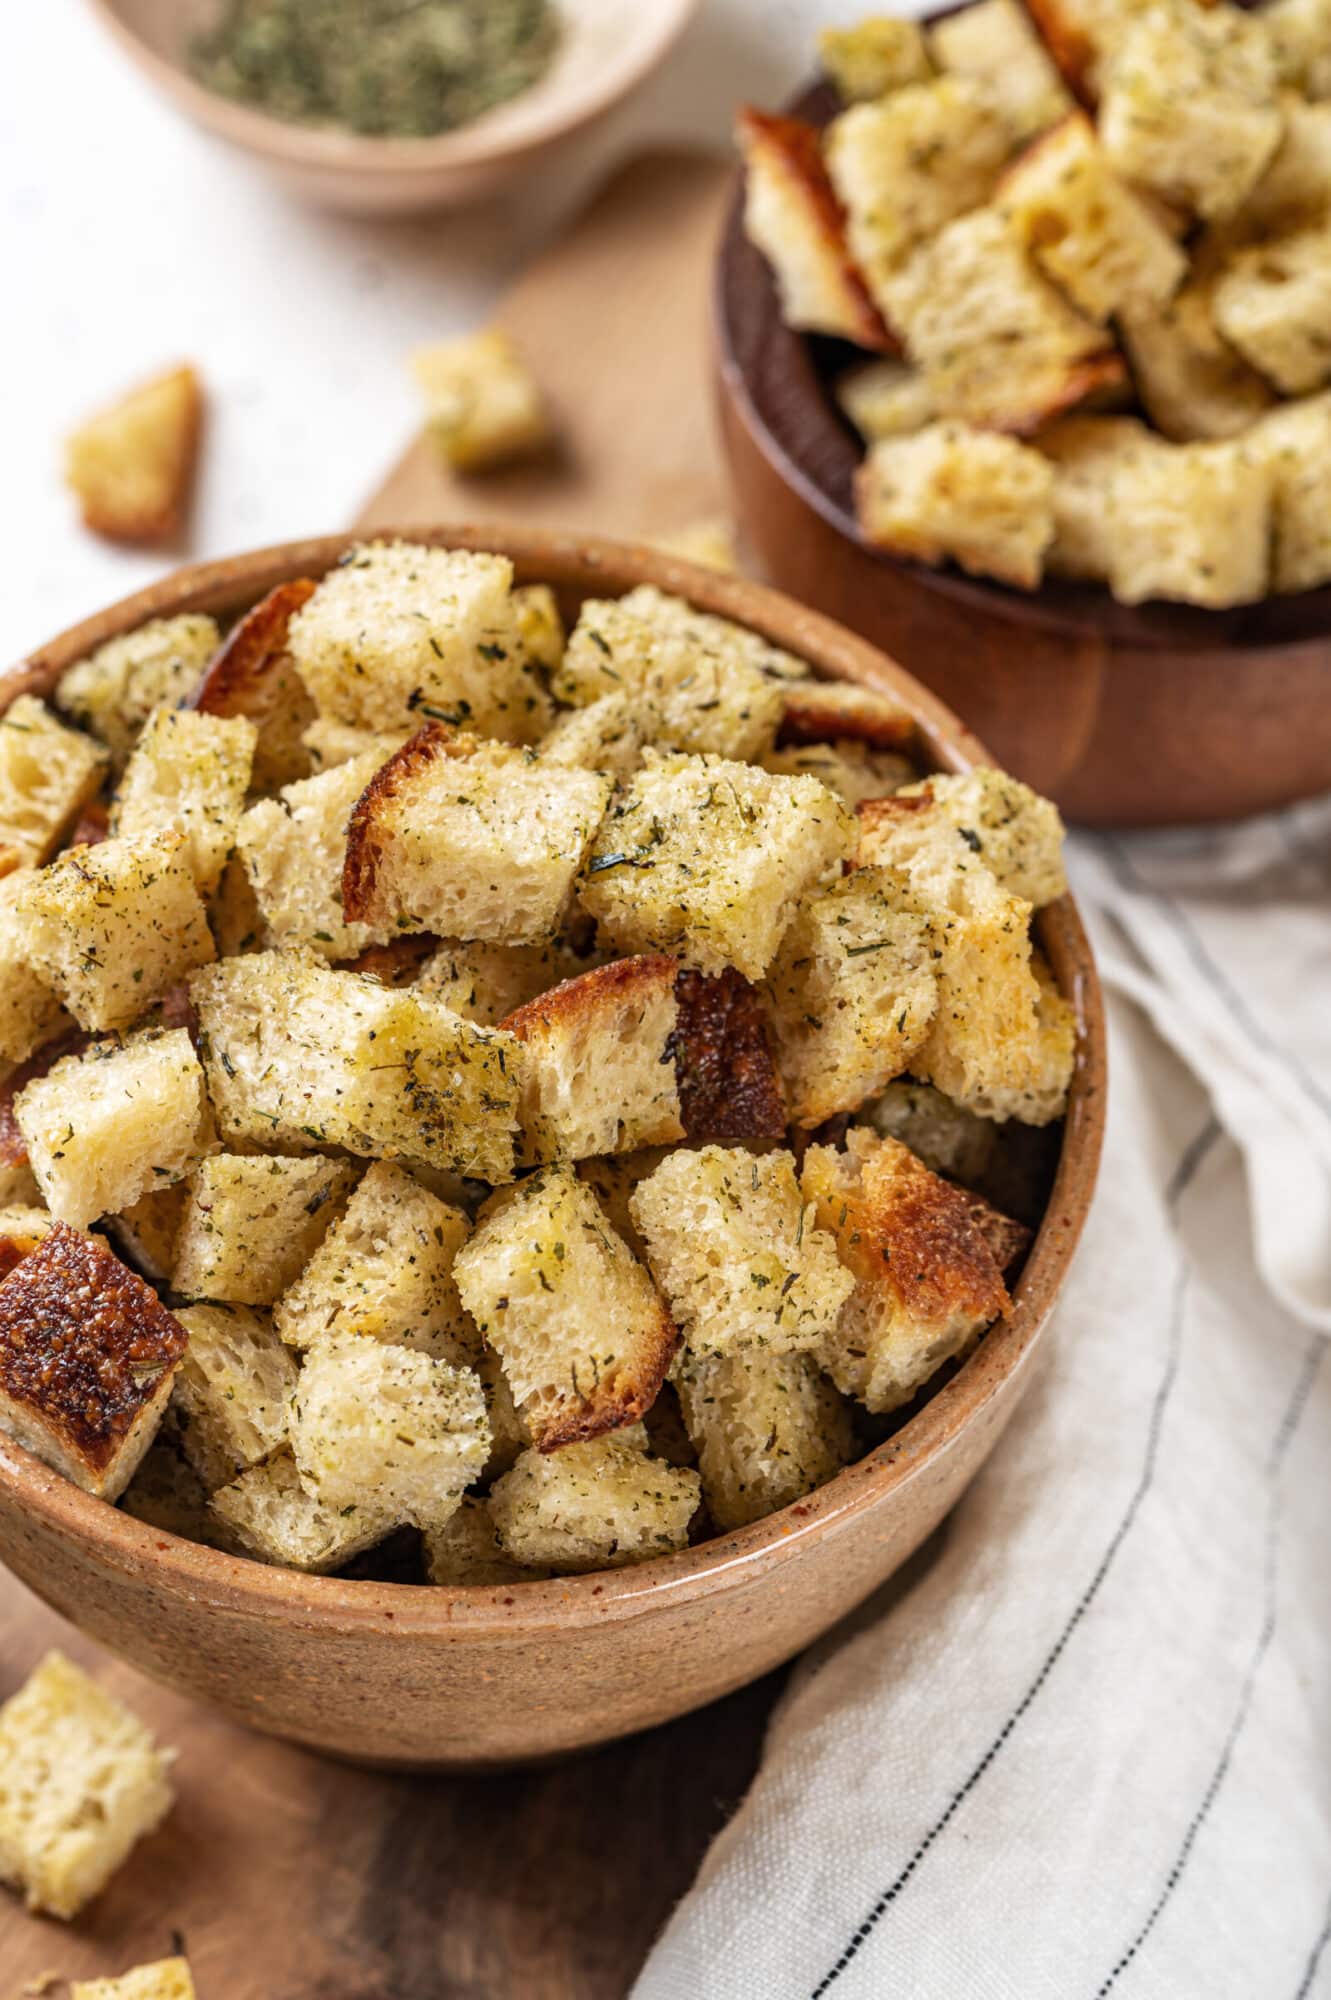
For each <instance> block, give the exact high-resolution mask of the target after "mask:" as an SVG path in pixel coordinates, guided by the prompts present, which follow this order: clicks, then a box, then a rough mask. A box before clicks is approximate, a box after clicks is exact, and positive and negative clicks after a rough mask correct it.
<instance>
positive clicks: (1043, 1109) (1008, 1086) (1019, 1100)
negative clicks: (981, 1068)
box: [969, 952, 1077, 1125]
mask: <svg viewBox="0 0 1331 2000" xmlns="http://www.w3.org/2000/svg"><path fill="white" fill-rule="evenodd" d="M1031 971H1032V973H1033V975H1034V978H1035V983H1036V987H1037V989H1038V995H1037V999H1036V1006H1035V1037H1034V1042H1033V1044H1031V1045H1030V1046H1031V1053H1032V1057H1033V1061H1032V1066H1031V1070H1030V1073H1028V1074H1027V1075H1026V1076H1024V1077H1022V1078H1020V1079H1019V1080H1016V1081H1010V1082H1005V1081H998V1080H996V1081H995V1082H994V1083H993V1084H992V1085H990V1086H989V1087H988V1088H984V1087H981V1088H980V1089H978V1090H976V1091H975V1092H973V1093H972V1094H971V1096H970V1099H969V1108H970V1109H971V1110H972V1111H976V1112H979V1113H980V1115H981V1116H982V1117H985V1118H992V1119H994V1120H996V1121H997V1122H998V1123H1000V1124H1001V1123H1004V1122H1005V1121H1006V1120H1007V1119H1009V1118H1012V1119H1015V1120H1016V1121H1017V1122H1018V1123H1019V1124H1022V1125H1052V1124H1053V1122H1054V1120H1055V1119H1056V1118H1061V1117H1062V1116H1063V1113H1064V1112H1065V1111H1066V1110H1067V1105H1068V1091H1069V1090H1070V1088H1071V1086H1072V1074H1073V1070H1074V1069H1075V1067H1076V1062H1077V1012H1076V1009H1075V1008H1074V1006H1073V1005H1072V1002H1071V1001H1070V1000H1065V999H1064V998H1063V995H1062V994H1061V993H1060V992H1059V990H1058V987H1057V985H1056V984H1055V981H1054V975H1053V973H1052V971H1051V970H1050V968H1049V966H1048V965H1047V964H1046V962H1045V960H1044V959H1043V958H1042V957H1041V956H1040V954H1039V953H1038V952H1036V953H1034V954H1033V955H1032V959H1031Z"/></svg>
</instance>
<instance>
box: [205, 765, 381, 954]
mask: <svg viewBox="0 0 1331 2000" xmlns="http://www.w3.org/2000/svg"><path fill="white" fill-rule="evenodd" d="M383 761H384V760H383V758H382V757H381V756H380V755H379V753H378V751H377V750H368V751H364V752H362V753H361V755H360V756H358V757H353V758H351V759H349V760H348V762H346V763H345V764H339V765H338V766H337V767H336V769H334V770H331V771H321V772H320V773H319V774H318V775H317V776H316V777H313V778H302V779H300V780H299V781H298V782H297V783H296V784H294V785H286V786H284V787H283V789H282V791H281V792H280V793H279V794H278V796H277V798H275V799H263V800H261V801H260V803H259V804H258V805H255V806H251V807H250V809H249V811H248V812H247V813H246V814H245V816H244V818H243V819H242V820H241V822H240V828H239V834H238V839H237V846H238V850H239V853H240V857H241V859H242V860H243V862H244V864H245V868H246V871H247V873H248V875H249V878H250V883H251V885H252V887H253V889H254V894H255V899H256V901H257V902H258V905H259V909H260V911H261V912H262V914H263V921H264V932H265V936H266V938H267V941H268V942H269V943H270V944H274V945H309V946H311V947H312V948H313V949H314V950H315V951H318V952H322V953H323V955H324V956H325V957H326V958H351V957H354V956H355V954H356V953H357V952H360V951H364V949H365V948H366V946H367V945H370V944H376V943H378V944H382V943H383V942H384V940H385V939H386V938H388V937H390V936H392V935H393V932H392V927H391V926H387V927H386V926H384V925H382V924H370V923H361V922H358V921H352V920H348V918H347V917H346V915H345V914H344V911H343V908H342V868H343V864H344V862H345V859H346V851H347V827H348V825H349V824H350V821H351V815H352V813H353V812H354V810H355V808H356V802H357V800H358V799H359V798H360V797H361V794H362V793H363V792H364V790H365V787H366V786H367V785H368V784H369V783H370V781H371V779H372V778H373V777H374V775H375V773H376V772H377V771H378V770H379V769H380V768H381V766H382V764H383Z"/></svg>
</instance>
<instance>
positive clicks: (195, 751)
mask: <svg viewBox="0 0 1331 2000" xmlns="http://www.w3.org/2000/svg"><path fill="white" fill-rule="evenodd" d="M255 742H256V731H255V727H254V724H253V723H252V722H251V721H249V719H248V718H247V717H245V716H231V717H222V716H214V715H198V714H194V713H192V712H191V711H190V710H188V709H185V710H177V709H172V708H158V709H154V710H153V713H152V714H151V715H150V716H149V718H148V721H147V723H146V724H145V726H144V730H143V733H142V735H141V736H140V737H139V740H138V743H137V745H136V746H135V748H134V750H133V752H132V754H131V756H130V759H129V762H128V764H127V765H126V766H125V774H124V776H123V777H122V778H121V780H120V784H119V786H118V787H117V790H116V797H115V804H114V806H113V808H112V813H111V832H112V834H113V835H116V836H119V837H121V838H124V839H131V840H132V839H134V838H136V837H137V836H139V835H141V834H152V833H160V832H161V831H162V830H163V829H164V828H168V827H170V828H175V830H176V831H177V832H179V833H183V834H184V836H185V839H186V842H187V858H188V861H189V866H190V872H191V873H192V875H193V876H194V882H195V886H196V887H197V889H198V891H199V894H200V895H201V896H203V897H205V898H207V897H209V896H211V895H212V894H213V892H214V890H215V889H216V888H217V885H218V883H219V882H220V881H221V879H222V870H223V868H224V867H225V866H226V863H227V860H228V858H229V856H230V854H231V850H232V848H233V847H234V846H235V843H236V829H237V827H238V826H239V825H240V815H241V809H242V807H243V806H244V803H245V794H246V792H247V791H248V790H249V783H250V771H251V767H252V765H253V762H254V749H255Z"/></svg>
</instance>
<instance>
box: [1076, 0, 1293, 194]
mask: <svg viewBox="0 0 1331 2000" xmlns="http://www.w3.org/2000/svg"><path fill="white" fill-rule="evenodd" d="M1280 134H1281V114H1280V105H1279V99H1278V90H1277V72H1276V64H1275V57H1274V54H1273V52H1272V47H1271V39H1270V36H1269V34H1268V32H1267V30H1266V27H1265V25H1264V24H1263V22H1262V20H1261V18H1260V16H1251V15H1246V14H1244V13H1242V12H1240V11H1239V9H1238V8H1236V7H1214V8H1206V7H1195V6H1177V7H1168V6H1158V7H1152V8H1151V9H1149V11H1148V12H1146V13H1145V14H1143V15H1142V17H1141V18H1140V20H1136V21H1134V22H1133V23H1132V24H1131V26H1130V27H1129V28H1128V29H1127V30H1126V32H1125V33H1124V35H1123V37H1122V39H1121V41H1120V42H1119V43H1118V44H1117V46H1116V47H1115V48H1114V49H1113V51H1112V52H1111V54H1110V56H1109V59H1108V61H1107V62H1106V64H1105V67H1104V74H1103V84H1102V91H1101V99H1100V138H1101V141H1102V143H1103V145H1104V148H1105V151H1106V153H1107V154H1108V155H1109V158H1110V161H1111V162H1112V164H1113V165H1114V166H1115V167H1116V168H1117V169H1118V171H1119V173H1121V174H1122V175H1123V177H1124V179H1125V180H1130V181H1139V182H1141V183H1142V184H1143V185H1144V186H1146V187H1148V188H1151V189H1153V190H1154V191H1155V192H1156V193H1157V194H1159V195H1163V196H1164V198H1165V199H1166V200H1167V201H1171V202H1177V203H1179V204H1180V205H1181V206H1182V207H1184V208H1187V209H1190V210H1192V211H1193V212H1194V213H1196V214H1197V215H1200V216H1203V217H1205V218H1208V219H1209V218H1215V217H1219V216H1225V215H1232V214H1233V213H1234V212H1235V210H1236V209H1238V208H1241V207H1242V205H1243V203H1244V201H1245V200H1246V199H1247V197H1248V195H1249V194H1250V193H1251V192H1252V190H1253V188H1254V187H1256V185H1257V183H1258V181H1259V180H1260V179H1261V177H1262V174H1263V173H1264V172H1265V170H1266V168H1267V166H1268V165H1269V163H1270V160H1271V157H1272V155H1273V154H1274V152H1275V150H1276V147H1277V146H1278V145H1279V143H1280Z"/></svg>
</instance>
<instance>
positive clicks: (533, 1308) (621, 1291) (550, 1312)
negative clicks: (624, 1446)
mask: <svg viewBox="0 0 1331 2000" xmlns="http://www.w3.org/2000/svg"><path fill="white" fill-rule="evenodd" d="M453 1275H454V1278H455V1280H456V1282H457V1287H458V1290H459V1292H460V1293H461V1295H462V1302H463V1304H464V1305H465V1306H466V1308H467V1310H468V1312H470V1313H471V1315H472V1317H473V1319H475V1321H476V1323H477V1325H478V1326H479V1327H480V1329H481V1331H482V1333H483V1334H484V1335H485V1338H486V1340H487V1341H488V1342H489V1343H490V1345H491V1346H492V1347H493V1348H494V1349H495V1350H496V1352H497V1353H498V1354H499V1356H500V1359H501V1360H502V1362H503V1365H504V1372H505V1374H506V1375H507V1377H508V1380H509V1383H510V1385H511V1387H512V1390H513V1395H514V1399H515V1401H516V1403H517V1405H518V1409H519V1410H520V1412H521V1414H522V1416H523V1418H524V1419H525V1420H526V1422H527V1423H528V1425H529V1426H530V1428H531V1432H532V1435H533V1437H534V1438H535V1439H536V1442H537V1443H538V1444H539V1445H540V1446H541V1447H542V1448H543V1449H544V1450H547V1451H550V1450H553V1449H555V1447H556V1446H561V1445H565V1444H568V1443H570V1442H574V1441H577V1440H579V1439H585V1438H593V1437H598V1436H599V1435H600V1434H601V1433H602V1432H604V1431H608V1430H614V1429H617V1428H619V1427H621V1426H623V1425H625V1424H629V1423H633V1422H634V1421H636V1419H637V1418H639V1417H640V1416H641V1415H642V1413H643V1411H644V1410H645V1409H647V1407H648V1406H649V1405H650V1403H651V1402H652V1400H653V1398H654V1397H655V1395H656V1392H657V1390H658V1389H659V1388H660V1386H661V1383H662V1381H663V1380H664V1378H665V1372H666V1369H667V1368H668V1367H669V1365H670V1360H671V1356H672V1355H673V1354H674V1351H675V1347H676V1344H677V1335H676V1332H675V1328H674V1326H673V1325H672V1323H671V1320H670V1315H669V1314H668V1312H667V1311H666V1309H665V1306H664V1304H663V1303H662V1301H661V1299H660V1298H659V1296H658V1295H657V1292H656V1289H655V1287H654V1286H653V1284H652V1281H651V1279H650V1278H649V1276H648V1275H647V1272H646V1271H645V1270H644V1269H643V1267H642V1265H641V1264H639V1263H638V1261H637V1259H636V1258H635V1257H634V1256H633V1254H632V1252H631V1251H630V1250H629V1249H628V1247H627V1245H626V1244H625V1243H624V1242H623V1241H622V1240H621V1238H620V1237H619V1236H618V1235H617V1234H616V1232H615V1230H614V1229H612V1228H611V1226H610V1224H609V1222H608V1221H607V1220H606V1217H605V1215H604V1213H603V1212H602V1209H601V1207H600V1204H599V1203H598V1201H597V1199H596V1196H595V1195H594V1194H593V1193H592V1190H591V1189H590V1187H588V1186H587V1185H586V1184H585V1182H583V1181H582V1180H580V1179H579V1178H578V1176H577V1175H576V1174H575V1173H574V1171H573V1169H572V1168H571V1167H568V1166H562V1165H561V1166H555V1167H545V1168H542V1169H541V1171H540V1172H539V1173H536V1174H533V1175H532V1176H531V1178H530V1179H528V1180H525V1181H522V1182H520V1183H519V1184H518V1186H517V1187H515V1188H513V1189H511V1190H508V1191H506V1192H505V1193H504V1194H502V1195H497V1196H494V1197H492V1199H491V1201H490V1202H489V1203H488V1204H487V1205H486V1207H485V1208H484V1209H483V1210H482V1212H481V1216H480V1220H479V1221H478V1223H477V1226H476V1231H475V1234H474V1235H473V1237H472V1239H471V1241H470V1242H469V1243H468V1244H466V1245H465V1247H464V1248H463V1249H462V1250H461V1251H459V1253H458V1257H457V1261H456V1262H455V1264H454V1267H453Z"/></svg>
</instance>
